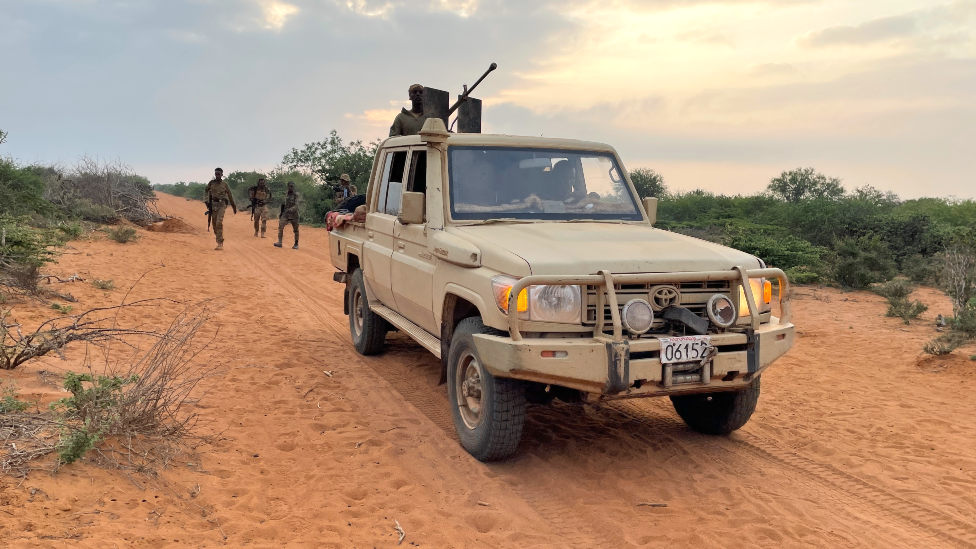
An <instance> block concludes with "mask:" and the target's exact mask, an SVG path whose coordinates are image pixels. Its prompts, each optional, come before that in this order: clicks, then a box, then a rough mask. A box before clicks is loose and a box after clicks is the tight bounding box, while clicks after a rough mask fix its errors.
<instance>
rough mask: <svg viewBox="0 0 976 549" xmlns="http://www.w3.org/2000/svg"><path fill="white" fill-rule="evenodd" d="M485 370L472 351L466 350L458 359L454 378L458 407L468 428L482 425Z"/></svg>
mask: <svg viewBox="0 0 976 549" xmlns="http://www.w3.org/2000/svg"><path fill="white" fill-rule="evenodd" d="M484 378H485V376H484V371H483V370H482V368H481V362H480V361H479V360H478V357H476V356H474V354H473V353H472V352H471V351H464V353H463V354H462V355H461V358H460V359H459V360H458V367H457V376H456V378H455V380H454V387H455V392H456V393H457V404H458V409H459V410H460V411H461V420H462V421H464V425H465V426H467V428H468V429H474V428H476V427H477V426H478V425H481V420H482V411H483V410H484V408H483V400H482V399H483V397H484V390H483V389H484V386H483V380H484Z"/></svg>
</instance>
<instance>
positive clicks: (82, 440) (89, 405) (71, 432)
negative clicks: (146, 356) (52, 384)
mask: <svg viewBox="0 0 976 549" xmlns="http://www.w3.org/2000/svg"><path fill="white" fill-rule="evenodd" d="M136 381H138V376H131V377H119V376H92V375H91V374H76V373H74V372H67V373H66V374H65V375H64V388H65V389H66V390H68V391H70V392H71V396H70V397H67V398H62V399H61V400H58V401H57V402H54V403H52V404H51V410H52V411H54V412H55V413H56V414H57V415H58V416H59V417H60V418H61V421H62V438H61V443H60V444H59V445H58V456H59V457H60V459H61V462H62V463H71V462H73V461H75V460H77V459H79V458H81V457H82V456H84V455H85V453H87V452H88V451H89V450H91V449H92V448H94V447H95V445H96V444H98V443H99V442H100V441H101V440H102V437H103V436H104V435H105V434H107V433H110V432H112V431H113V428H114V427H116V425H117V424H118V423H119V419H120V417H119V412H118V410H119V407H120V404H121V402H122V399H123V396H124V395H123V392H122V389H123V388H124V387H125V386H126V385H129V384H132V383H135V382H136ZM86 384H88V386H86Z"/></svg>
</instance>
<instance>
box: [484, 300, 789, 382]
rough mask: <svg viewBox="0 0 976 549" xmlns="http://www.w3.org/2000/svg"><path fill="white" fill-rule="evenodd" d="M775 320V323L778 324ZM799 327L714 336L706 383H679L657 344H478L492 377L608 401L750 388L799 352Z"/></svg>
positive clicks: (492, 339)
mask: <svg viewBox="0 0 976 549" xmlns="http://www.w3.org/2000/svg"><path fill="white" fill-rule="evenodd" d="M778 320H779V319H775V318H774V321H778ZM794 331H795V330H794V327H793V325H792V324H789V323H786V324H781V323H778V322H777V323H770V324H762V325H760V327H759V328H758V329H757V330H755V331H751V333H726V334H716V335H712V336H711V343H712V345H713V346H715V348H716V349H717V350H718V354H717V355H716V356H715V357H714V358H713V359H712V361H711V365H710V368H708V370H707V374H708V375H707V376H706V379H703V380H701V381H698V382H694V383H673V382H669V380H668V379H667V378H668V377H669V376H668V371H667V368H666V367H665V365H663V364H662V363H661V360H660V357H659V351H660V349H661V345H660V342H659V341H658V340H657V339H654V338H648V339H638V340H622V341H613V340H612V339H609V338H580V339H548V338H542V339H522V340H520V341H513V340H512V339H511V338H509V337H505V336H493V335H484V334H478V335H475V336H474V344H475V347H477V349H478V355H479V356H480V358H481V361H482V363H483V364H484V365H485V367H486V368H487V369H488V371H489V372H491V373H492V375H495V376H498V377H506V378H513V379H522V380H525V381H535V382H538V383H545V384H552V385H559V386H562V387H569V388H571V389H578V390H580V391H586V392H588V393H595V394H601V395H606V396H635V397H636V396H653V395H669V394H680V393H690V392H691V393H694V392H709V391H725V390H730V389H736V388H740V387H745V386H747V385H749V383H750V382H751V381H752V380H753V378H755V376H758V375H759V374H761V373H762V372H763V370H765V369H766V368H767V367H769V365H770V364H772V363H773V361H775V360H776V359H777V358H779V357H781V356H782V355H783V354H785V353H786V352H787V351H789V350H790V347H792V346H793V337H794Z"/></svg>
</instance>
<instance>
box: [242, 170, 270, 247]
mask: <svg viewBox="0 0 976 549" xmlns="http://www.w3.org/2000/svg"><path fill="white" fill-rule="evenodd" d="M247 197H248V198H249V199H250V200H251V207H250V210H251V219H253V220H254V236H255V238H256V237H257V236H258V229H259V228H260V230H261V238H265V236H264V233H265V231H267V229H268V203H269V202H271V189H270V188H268V185H267V183H266V182H265V180H264V178H263V177H262V178H261V179H258V184H257V185H255V186H253V187H250V188H249V189H248V190H247Z"/></svg>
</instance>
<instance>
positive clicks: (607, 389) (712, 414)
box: [329, 119, 794, 461]
mask: <svg viewBox="0 0 976 549" xmlns="http://www.w3.org/2000/svg"><path fill="white" fill-rule="evenodd" d="M366 207H367V210H368V213H367V215H366V220H365V223H353V224H347V225H344V226H342V227H340V228H337V229H335V230H333V231H332V233H331V236H330V239H329V242H330V254H331V257H332V262H333V264H334V265H335V267H336V268H337V269H338V271H339V272H337V273H335V276H334V280H336V281H337V282H342V283H344V284H345V292H346V301H345V303H346V314H348V315H349V328H350V331H351V332H352V340H353V342H354V344H355V346H356V349H357V350H358V351H359V352H360V353H362V354H364V355H370V354H376V353H379V352H381V351H382V350H383V345H384V338H385V336H386V334H387V332H388V331H390V330H391V329H397V330H399V331H401V332H403V333H405V334H408V335H409V336H410V337H412V338H413V339H414V340H416V341H417V343H419V344H420V345H422V346H424V347H425V348H427V349H428V350H429V351H430V352H431V353H433V354H434V355H436V356H437V357H439V358H440V359H441V362H442V365H443V376H442V379H443V380H444V381H446V382H447V389H448V395H449V401H450V406H451V411H452V415H453V418H454V424H455V426H456V428H457V432H458V436H459V438H460V440H461V444H462V445H463V446H464V448H465V449H466V450H467V451H468V452H470V453H471V454H472V455H474V456H475V457H476V458H478V459H480V460H482V461H488V460H496V459H502V458H505V457H507V456H510V455H511V454H512V453H513V452H515V450H516V448H517V446H518V443H519V439H520V438H521V434H522V427H523V424H524V419H525V409H526V403H539V404H545V403H548V402H551V401H552V399H554V398H559V399H561V400H564V401H567V402H591V403H592V402H598V401H601V400H612V399H620V398H638V397H654V396H665V395H667V396H669V397H670V398H671V401H672V402H673V403H674V407H675V410H676V411H677V412H678V414H679V415H680V416H681V417H682V418H683V419H684V421H685V422H686V423H687V424H688V425H689V426H690V427H691V428H693V429H696V430H698V431H702V432H705V433H714V434H727V433H730V432H732V431H734V430H735V429H738V428H739V427H742V426H743V425H744V424H745V423H746V422H747V421H748V420H749V417H750V416H751V415H752V413H753V411H754V410H755V407H756V401H757V399H758V397H759V376H760V374H761V373H762V372H763V371H764V370H765V369H766V368H767V367H768V366H769V365H770V364H771V363H772V362H773V361H774V360H776V359H777V358H778V357H780V356H782V355H783V354H784V353H786V352H787V351H788V350H789V349H790V347H791V346H792V344H793V334H794V328H793V325H792V324H790V322H789V316H790V314H789V301H788V295H789V292H788V282H787V279H786V276H785V275H784V274H783V272H782V271H780V270H779V269H771V268H766V266H765V265H764V264H763V262H762V261H761V260H759V259H757V258H756V257H753V256H751V255H749V254H746V253H743V252H740V251H737V250H733V249H731V248H726V247H723V246H719V245H716V244H712V243H709V242H705V241H702V240H698V239H695V238H691V237H688V236H683V235H680V234H675V233H672V232H668V231H664V230H660V229H655V228H654V227H653V226H652V225H653V224H654V221H655V217H656V214H657V201H656V199H653V198H651V199H645V200H644V201H643V203H641V202H639V201H638V198H637V193H636V192H635V191H634V186H633V184H632V183H631V182H630V179H629V176H628V175H627V172H626V171H625V170H624V167H623V165H622V163H621V162H620V158H619V157H618V156H617V153H616V151H615V150H614V149H613V148H612V147H609V146H607V145H603V144H600V143H589V142H584V141H573V140H566V139H550V138H535V137H514V136H503V135H482V134H454V133H448V132H447V131H445V128H444V124H443V122H442V121H441V120H439V119H431V120H428V122H427V124H426V125H425V126H424V130H423V131H422V132H421V133H420V135H415V136H409V137H394V138H390V139H387V140H386V141H384V142H383V143H382V145H381V146H380V147H379V150H378V151H377V153H376V159H375V160H374V162H373V171H372V176H371V178H370V182H369V187H368V189H367V206H366ZM773 281H776V282H777V286H778V288H777V292H776V294H777V299H778V302H779V314H780V317H779V318H777V317H774V316H773V315H772V306H771V302H772V300H773V284H772V282H773ZM513 296H517V297H513Z"/></svg>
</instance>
